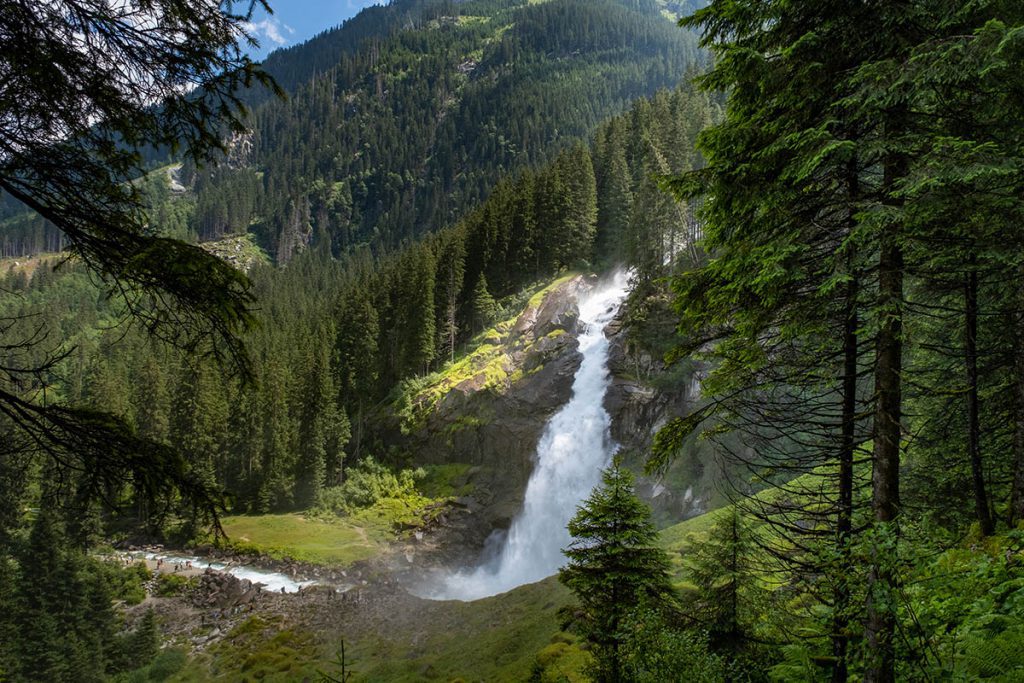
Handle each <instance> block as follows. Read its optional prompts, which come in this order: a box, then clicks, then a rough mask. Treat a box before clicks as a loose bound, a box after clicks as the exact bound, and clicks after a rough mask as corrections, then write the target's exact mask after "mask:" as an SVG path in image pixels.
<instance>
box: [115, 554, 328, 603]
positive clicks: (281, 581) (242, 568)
mask: <svg viewBox="0 0 1024 683" xmlns="http://www.w3.org/2000/svg"><path fill="white" fill-rule="evenodd" d="M130 555H132V556H133V557H135V558H138V559H143V560H147V561H151V562H152V561H155V560H163V564H164V566H165V567H167V568H166V569H163V570H162V571H163V572H164V573H174V571H173V567H174V566H175V565H180V566H181V567H182V568H185V567H186V566H188V567H190V568H191V570H193V571H196V570H198V571H204V570H206V569H212V570H213V571H217V572H223V573H225V574H231V575H232V576H234V577H236V578H238V579H248V580H249V581H251V582H252V583H258V584H261V585H262V586H263V587H264V588H265V589H266V590H268V591H271V592H274V593H277V592H281V593H297V592H298V591H299V590H300V589H301V588H304V587H306V586H312V585H314V584H315V583H317V582H316V581H296V580H295V579H293V578H291V577H290V576H288V575H287V574H282V573H281V572H275V571H271V570H269V569H261V568H259V567H249V566H246V565H232V564H225V563H223V562H210V561H209V560H204V559H202V558H199V557H194V556H190V555H176V554H173V553H156V552H144V551H136V552H132V553H130Z"/></svg>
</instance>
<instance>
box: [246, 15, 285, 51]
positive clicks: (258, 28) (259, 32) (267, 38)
mask: <svg viewBox="0 0 1024 683" xmlns="http://www.w3.org/2000/svg"><path fill="white" fill-rule="evenodd" d="M242 28H243V29H244V30H245V32H246V33H249V34H251V35H252V36H253V37H254V38H256V40H258V41H260V44H261V45H262V46H264V47H269V45H267V43H268V42H269V43H273V44H274V45H275V46H277V47H280V46H282V45H287V44H288V42H289V40H290V38H287V37H285V34H286V33H287V34H288V35H289V36H291V35H292V34H293V33H295V29H293V28H292V27H291V26H289V25H288V24H283V23H281V22H280V21H278V20H277V19H274V18H272V17H267V18H266V19H262V20H260V21H256V22H252V21H250V22H246V23H245V24H243V26H242Z"/></svg>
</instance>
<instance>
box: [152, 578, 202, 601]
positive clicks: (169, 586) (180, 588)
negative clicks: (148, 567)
mask: <svg viewBox="0 0 1024 683" xmlns="http://www.w3.org/2000/svg"><path fill="white" fill-rule="evenodd" d="M156 578H157V581H156V594H157V596H159V597H161V598H171V597H174V596H176V595H181V594H182V593H184V592H185V591H186V590H188V589H189V588H190V587H191V586H193V585H195V581H193V580H192V579H189V578H188V577H185V576H182V575H181V574H168V573H167V572H160V573H159V574H157V577H156Z"/></svg>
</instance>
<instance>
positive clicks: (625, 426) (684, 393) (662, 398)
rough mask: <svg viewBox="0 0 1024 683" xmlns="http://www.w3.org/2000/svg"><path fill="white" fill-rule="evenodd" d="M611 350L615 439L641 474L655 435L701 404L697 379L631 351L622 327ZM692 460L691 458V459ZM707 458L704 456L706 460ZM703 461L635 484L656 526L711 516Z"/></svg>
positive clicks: (614, 331) (684, 462)
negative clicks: (670, 371)
mask: <svg viewBox="0 0 1024 683" xmlns="http://www.w3.org/2000/svg"><path fill="white" fill-rule="evenodd" d="M607 333H608V337H609V339H610V341H611V350H610V353H609V357H608V369H609V371H610V372H611V374H612V384H611V386H610V387H609V389H608V393H607V395H606V396H605V409H606V410H607V411H608V414H609V415H610V416H611V418H612V438H613V439H615V441H616V442H618V443H619V445H620V447H621V452H622V453H623V454H624V455H625V457H626V461H627V463H629V464H630V465H632V466H634V467H635V468H637V469H642V467H643V463H644V461H645V460H646V458H647V457H648V456H649V454H650V450H651V445H652V443H653V441H654V436H655V434H656V433H657V431H658V430H659V429H660V428H661V427H662V425H664V424H665V423H666V422H667V421H668V420H670V419H671V418H673V417H677V416H681V415H685V414H687V413H688V412H689V411H690V410H691V409H692V407H693V404H694V402H695V401H696V400H697V399H698V398H699V396H698V395H697V390H698V386H699V383H698V382H696V381H695V377H694V373H693V372H690V371H682V372H679V371H676V372H675V373H674V374H675V375H678V377H677V379H676V380H675V381H670V380H668V379H667V374H668V368H666V366H665V364H664V363H663V362H662V361H661V360H659V359H656V358H654V357H652V356H651V355H650V354H647V353H645V352H643V351H638V350H635V349H633V348H631V346H630V344H629V341H628V335H627V333H626V331H625V329H623V326H622V324H621V323H618V324H616V323H613V324H611V325H609V326H608V330H607ZM691 455H693V454H691ZM702 455H703V454H702ZM705 469H706V468H705V462H704V459H703V458H702V457H690V458H685V457H684V458H680V459H679V461H677V462H675V463H673V465H672V466H671V467H670V468H669V470H668V471H667V472H665V473H663V474H662V475H655V476H641V477H638V478H637V492H638V493H639V494H640V496H641V497H642V498H644V499H645V500H646V501H647V502H648V503H649V504H650V505H651V508H652V509H653V511H654V515H655V518H656V520H660V521H662V522H667V521H673V522H674V521H679V520H683V519H687V518H689V517H694V516H696V515H699V514H702V513H704V512H707V509H708V508H707V506H708V501H709V497H710V496H709V491H707V490H706V489H707V488H708V486H709V485H708V480H709V479H710V475H711V474H712V473H711V472H710V471H709V472H707V475H708V476H705V474H706V473H705Z"/></svg>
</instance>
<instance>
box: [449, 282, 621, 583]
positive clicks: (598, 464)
mask: <svg viewBox="0 0 1024 683" xmlns="http://www.w3.org/2000/svg"><path fill="white" fill-rule="evenodd" d="M626 292H627V275H626V274H625V273H623V272H617V273H616V274H615V276H614V277H613V278H612V279H611V281H610V282H607V283H602V284H599V285H598V286H597V287H595V288H594V289H593V290H592V291H590V292H588V293H587V294H585V295H583V296H582V297H581V298H580V301H579V311H580V318H579V319H580V326H581V328H582V329H581V332H580V335H579V351H580V353H581V354H582V356H583V361H582V363H581V364H580V367H579V370H577V371H576V377H575V379H574V380H573V386H572V398H571V399H570V400H569V402H568V403H566V404H565V405H564V406H563V407H562V408H561V409H560V410H559V411H558V412H557V413H556V414H555V415H554V416H553V417H552V418H551V420H550V421H549V422H548V424H547V425H546V426H545V428H544V433H543V435H542V436H541V439H540V443H539V444H538V445H537V452H536V456H535V461H534V469H533V473H532V474H531V475H530V480H529V483H528V484H527V486H526V498H525V500H524V502H523V509H522V510H521V511H520V512H519V514H518V515H517V516H516V517H515V519H514V520H513V521H512V525H511V527H509V530H508V533H507V534H506V535H505V536H504V540H503V543H502V545H501V547H500V550H498V551H497V553H495V554H494V556H493V557H492V559H491V560H489V561H487V562H485V563H483V564H481V565H480V566H479V567H476V568H475V569H469V570H462V571H459V572H456V573H454V574H452V575H450V576H448V577H447V578H446V579H445V581H444V584H443V586H442V587H441V589H440V590H439V591H436V592H434V593H433V594H432V595H430V596H429V597H432V598H435V599H447V600H476V599H478V598H483V597H487V596H490V595H497V594H498V593H504V592H505V591H508V590H511V589H513V588H515V587H516V586H521V585H523V584H526V583H532V582H534V581H539V580H541V579H543V578H546V577H548V576H551V575H552V574H554V573H555V572H557V571H558V569H559V567H561V566H562V565H563V564H564V557H563V556H562V548H565V547H566V546H568V545H569V541H570V537H569V532H568V530H566V525H567V524H568V523H569V520H570V519H571V518H572V516H573V515H574V514H575V512H576V507H577V506H578V505H579V504H580V503H581V502H582V501H583V500H584V499H585V498H586V497H587V496H588V495H590V492H591V490H593V488H594V487H595V486H597V484H598V483H599V482H600V480H601V470H602V469H603V468H605V467H607V466H608V464H609V463H610V462H611V458H612V454H613V453H614V452H615V448H616V446H615V445H614V444H613V443H612V440H611V437H610V435H609V427H610V422H611V419H610V417H609V416H608V412H607V411H606V410H605V409H604V396H605V392H606V390H607V389H608V384H609V376H608V339H607V338H606V337H605V335H604V329H605V326H606V325H607V324H608V323H609V322H610V321H611V319H612V318H613V317H614V316H615V314H616V313H617V312H618V309H619V305H620V304H621V303H622V300H623V299H624V298H625V296H626Z"/></svg>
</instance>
